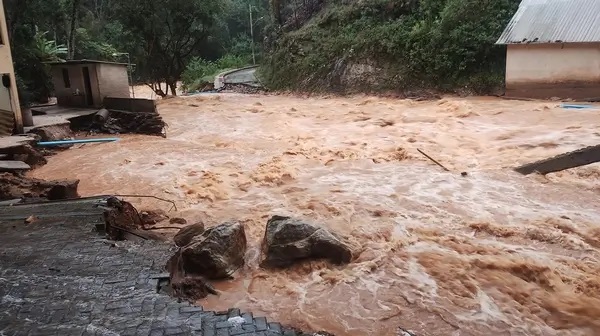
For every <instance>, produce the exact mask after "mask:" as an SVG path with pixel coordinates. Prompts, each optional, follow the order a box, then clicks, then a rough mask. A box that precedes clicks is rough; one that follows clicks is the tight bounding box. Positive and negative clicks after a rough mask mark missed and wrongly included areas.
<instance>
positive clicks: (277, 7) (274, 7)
mask: <svg viewBox="0 0 600 336" xmlns="http://www.w3.org/2000/svg"><path fill="white" fill-rule="evenodd" d="M271 12H273V16H274V17H275V21H276V22H277V23H278V24H279V25H280V26H281V25H282V24H283V20H282V19H281V1H280V0H271Z"/></svg>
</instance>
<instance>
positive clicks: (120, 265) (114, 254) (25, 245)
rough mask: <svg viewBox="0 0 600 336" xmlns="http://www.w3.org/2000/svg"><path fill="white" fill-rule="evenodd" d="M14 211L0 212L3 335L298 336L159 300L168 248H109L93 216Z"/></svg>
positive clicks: (233, 315)
mask: <svg viewBox="0 0 600 336" xmlns="http://www.w3.org/2000/svg"><path fill="white" fill-rule="evenodd" d="M13 209H22V211H21V213H24V214H27V213H28V212H27V211H28V210H27V208H26V207H24V208H18V207H1V206H0V335H2V336H12V335H19V336H21V335H23V336H25V335H60V336H70V335H77V336H81V335H103V336H109V335H110V336H113V335H121V336H126V335H144V336H149V335H151V336H155V335H203V336H227V335H261V336H267V335H270V336H277V335H286V336H287V335H289V336H293V335H300V334H299V333H297V332H295V331H293V330H289V329H285V328H282V327H281V325H279V324H278V323H267V320H266V319H265V318H262V317H253V316H252V314H249V313H243V314H242V313H241V312H240V311H239V310H238V309H230V310H229V311H227V312H211V311H204V310H203V309H202V308H201V307H195V306H191V305H189V304H187V303H185V302H178V301H177V300H176V299H174V298H172V297H170V296H168V295H166V294H163V293H159V292H160V287H161V286H160V283H161V282H162V281H159V279H160V278H161V276H163V277H164V270H163V267H164V265H165V262H166V260H167V257H168V256H169V255H170V254H171V253H172V251H169V249H170V248H171V247H170V246H169V245H167V244H164V243H157V242H150V241H148V242H143V243H134V242H112V241H108V240H106V239H104V238H103V237H102V236H100V235H99V234H98V233H97V232H96V231H95V230H94V225H95V224H97V222H98V221H101V219H100V218H99V217H98V214H99V213H100V212H98V211H96V213H95V214H94V213H92V214H89V213H88V214H83V213H82V212H77V211H75V210H74V208H73V207H71V208H69V209H70V210H69V211H66V210H65V212H64V215H63V216H48V217H47V218H46V217H40V218H38V219H37V220H35V221H34V222H33V223H31V224H25V223H24V221H23V218H22V217H23V214H22V215H17V214H16V212H15V211H13ZM55 209H58V210H60V203H56V206H55ZM23 210H24V211H25V212H24V211H23ZM58 210H57V211H56V212H60V211H58ZM11 211H12V212H11ZM94 216H96V217H94ZM95 222H96V223H95Z"/></svg>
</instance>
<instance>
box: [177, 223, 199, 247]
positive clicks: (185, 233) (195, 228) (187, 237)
mask: <svg viewBox="0 0 600 336" xmlns="http://www.w3.org/2000/svg"><path fill="white" fill-rule="evenodd" d="M203 233H204V223H202V222H198V223H196V224H192V225H188V226H186V227H184V228H183V229H181V230H179V232H177V234H176V235H175V237H173V241H174V242H175V245H177V246H179V247H185V246H187V245H188V244H190V243H191V242H192V240H193V239H194V238H195V237H197V236H200V235H202V234H203Z"/></svg>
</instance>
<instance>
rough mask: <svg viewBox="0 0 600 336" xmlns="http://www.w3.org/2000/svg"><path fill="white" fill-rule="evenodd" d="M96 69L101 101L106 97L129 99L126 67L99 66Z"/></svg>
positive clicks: (114, 65) (116, 65)
mask: <svg viewBox="0 0 600 336" xmlns="http://www.w3.org/2000/svg"><path fill="white" fill-rule="evenodd" d="M98 69H99V70H98V84H99V86H100V95H101V99H102V100H104V98H106V97H115V98H129V75H128V73H127V67H126V66H124V65H118V64H99V65H98Z"/></svg>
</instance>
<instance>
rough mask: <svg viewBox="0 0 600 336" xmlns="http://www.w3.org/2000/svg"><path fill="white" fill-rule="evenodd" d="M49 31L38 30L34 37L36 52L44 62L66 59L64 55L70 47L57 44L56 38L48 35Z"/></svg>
mask: <svg viewBox="0 0 600 336" xmlns="http://www.w3.org/2000/svg"><path fill="white" fill-rule="evenodd" d="M47 34H48V32H47V31H44V32H41V31H38V32H36V33H35V35H34V37H33V42H34V44H35V53H36V55H37V57H38V58H39V59H40V60H41V61H42V62H60V61H64V59H63V58H62V56H65V55H67V53H68V49H67V47H66V46H65V45H63V44H57V43H56V41H55V40H50V39H48V38H47V37H46V35H47Z"/></svg>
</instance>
